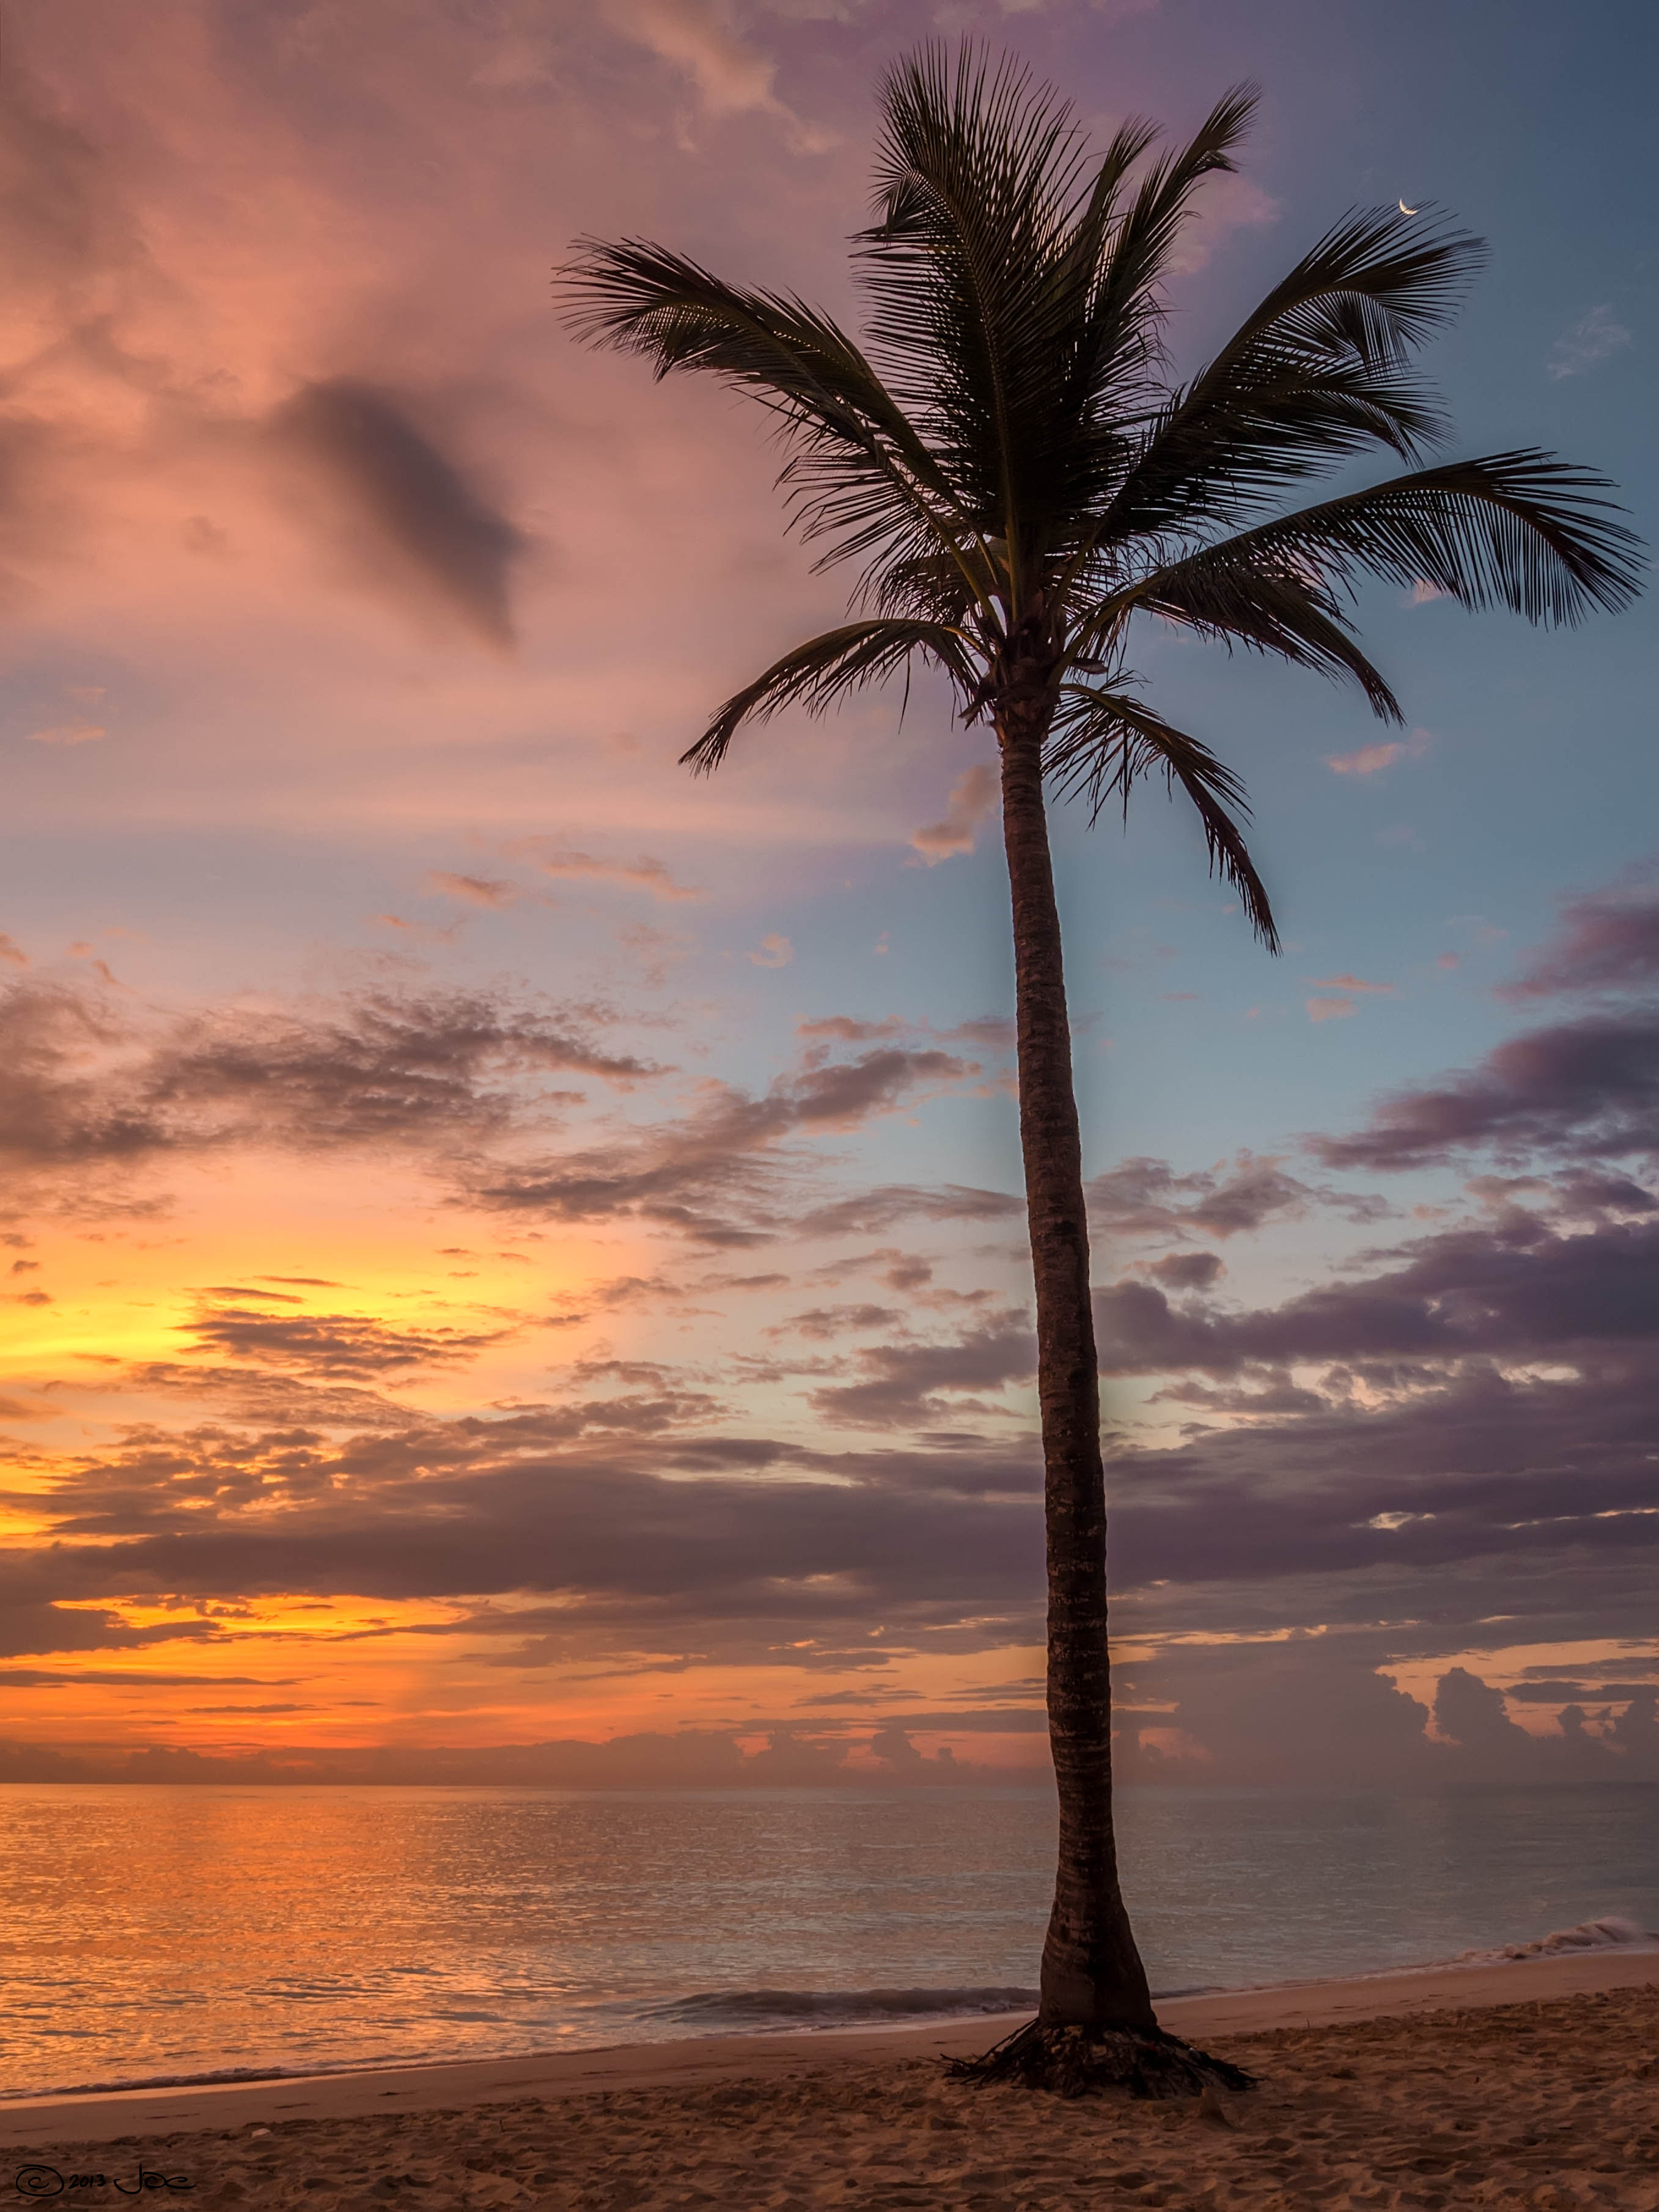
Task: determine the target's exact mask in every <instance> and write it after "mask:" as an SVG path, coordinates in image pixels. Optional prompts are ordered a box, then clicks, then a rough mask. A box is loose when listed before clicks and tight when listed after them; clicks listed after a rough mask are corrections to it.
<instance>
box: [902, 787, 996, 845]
mask: <svg viewBox="0 0 1659 2212" xmlns="http://www.w3.org/2000/svg"><path fill="white" fill-rule="evenodd" d="M996 803H997V772H996V770H995V769H994V768H992V767H991V766H990V765H989V763H987V762H983V761H979V762H975V764H974V766H973V767H972V768H970V769H967V770H966V771H965V772H964V773H963V775H960V776H958V777H957V781H956V782H955V784H954V785H953V786H952V787H951V797H950V799H949V801H948V803H947V805H946V807H945V819H944V820H943V821H942V822H933V823H929V824H928V825H927V828H926V829H918V830H917V831H916V833H915V836H913V837H912V838H911V840H910V842H911V844H912V845H913V846H914V847H915V850H916V853H917V854H918V856H919V859H920V861H921V866H923V867H925V868H932V867H936V866H938V865H939V862H940V861H941V860H949V859H950V858H951V854H954V853H971V852H972V851H973V849H974V841H975V837H976V836H978V834H979V825H980V823H981V822H983V821H984V819H985V817H986V816H987V814H988V813H989V812H990V811H991V809H992V808H993V807H994V805H996ZM912 865H913V866H914V865H915V863H912Z"/></svg>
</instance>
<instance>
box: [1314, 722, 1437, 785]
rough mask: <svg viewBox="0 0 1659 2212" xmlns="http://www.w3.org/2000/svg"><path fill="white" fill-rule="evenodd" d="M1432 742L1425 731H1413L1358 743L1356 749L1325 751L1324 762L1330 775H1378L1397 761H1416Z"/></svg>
mask: <svg viewBox="0 0 1659 2212" xmlns="http://www.w3.org/2000/svg"><path fill="white" fill-rule="evenodd" d="M1432 743H1433V739H1432V738H1431V737H1430V735H1429V732H1427V731H1426V730H1413V732H1412V733H1411V735H1410V737H1408V738H1398V739H1395V740H1393V741H1391V742H1389V744H1376V745H1361V746H1360V748H1359V750H1358V752H1352V753H1327V754H1326V756H1325V765H1326V767H1327V768H1328V769H1330V770H1331V772H1332V774H1333V775H1358V776H1367V775H1382V773H1383V770H1384V769H1390V768H1392V767H1394V765H1395V763H1396V762H1397V761H1402V760H1420V759H1421V758H1422V757H1423V755H1424V754H1425V752H1427V750H1428V749H1429V747H1430V745H1431V744H1432Z"/></svg>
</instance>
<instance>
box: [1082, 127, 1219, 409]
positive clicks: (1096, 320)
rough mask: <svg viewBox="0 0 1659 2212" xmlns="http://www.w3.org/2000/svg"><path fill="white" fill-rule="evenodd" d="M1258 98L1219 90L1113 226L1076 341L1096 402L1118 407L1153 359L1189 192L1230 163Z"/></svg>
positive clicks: (1189, 208) (1189, 201) (1189, 205)
mask: <svg viewBox="0 0 1659 2212" xmlns="http://www.w3.org/2000/svg"><path fill="white" fill-rule="evenodd" d="M1260 98H1261V94H1259V92H1258V91H1257V90H1256V88H1255V86H1254V85H1249V84H1241V85H1235V86H1234V87H1233V88H1232V89H1231V91H1229V92H1226V93H1224V94H1223V95H1222V97H1221V98H1220V99H1219V100H1218V101H1217V102H1216V104H1215V106H1213V107H1212V109H1211V110H1210V112H1209V113H1208V115H1206V117H1205V118H1204V120H1203V122H1202V123H1201V124H1200V125H1199V127H1198V129H1197V131H1195V132H1194V135H1193V137H1191V138H1190V139H1189V140H1188V143H1187V144H1186V145H1185V146H1183V147H1182V148H1180V149H1179V150H1178V151H1176V152H1175V153H1172V154H1169V155H1164V157H1163V158H1162V159H1161V160H1159V161H1156V162H1154V163H1153V165H1152V167H1151V168H1150V169H1149V170H1148V172H1147V173H1146V176H1145V177H1144V178H1143V179H1142V180H1141V183H1140V186H1139V191H1137V192H1136V194H1135V196H1134V198H1133V201H1132V202H1131V204H1130V205H1129V207H1128V208H1127V210H1125V212H1124V215H1123V217H1122V220H1121V222H1118V223H1117V224H1116V225H1115V226H1114V228H1113V230H1112V234H1111V238H1110V243H1109V251H1108V253H1107V257H1106V260H1105V263H1104V265H1103V268H1102V269H1101V270H1100V273H1099V279H1098V283H1097V288H1096V290H1095V295H1094V298H1093V300H1092V301H1091V305H1090V310H1089V314H1088V318H1087V324H1086V328H1085V330H1084V331H1082V332H1081V333H1079V343H1078V346H1077V355H1078V369H1079V377H1080V379H1081V380H1083V382H1084V384H1085V387H1086V389H1087V391H1088V392H1089V393H1090V394H1091V397H1092V398H1094V399H1095V400H1096V401H1097V403H1098V402H1099V401H1100V400H1101V399H1105V400H1106V402H1107V404H1109V405H1110V404H1112V402H1113V400H1114V399H1115V401H1116V403H1117V407H1118V409H1120V410H1121V404H1122V395H1121V389H1120V387H1121V386H1122V384H1123V382H1124V380H1125V378H1126V376H1127V377H1128V378H1129V379H1131V380H1135V379H1138V378H1139V374H1141V372H1142V371H1144V370H1145V369H1146V368H1148V367H1149V366H1151V365H1152V364H1153V363H1154V362H1156V361H1157V360H1158V357H1159V355H1160V351H1161V343H1160V336H1159V334H1160V332H1161V330H1162V325H1163V322H1164V312H1165V309H1164V295H1163V291H1162V289H1161V286H1162V279H1163V277H1164V274H1165V272H1166V270H1167V267H1168V264H1169V258H1170V252H1171V250H1172V249H1173V247H1174V246H1175V244H1176V240H1177V238H1178V237H1179V236H1180V234H1181V229H1182V225H1183V223H1185V222H1187V221H1188V217H1189V216H1190V215H1191V213H1192V198H1193V194H1194V191H1196V190H1197V188H1198V186H1199V185H1200V184H1201V183H1202V182H1203V180H1204V179H1205V178H1206V177H1211V176H1215V175H1217V174H1221V173H1229V172H1231V171H1232V170H1233V169H1235V168H1236V167H1237V164H1236V163H1235V161H1233V158H1232V155H1233V149H1234V148H1235V147H1236V146H1237V144H1238V143H1239V141H1240V140H1241V139H1242V138H1243V136H1244V133H1245V131H1246V130H1247V129H1248V128H1249V121H1250V118H1251V116H1252V115H1253V114H1254V113H1255V108H1256V104H1257V101H1258V100H1259V99H1260Z"/></svg>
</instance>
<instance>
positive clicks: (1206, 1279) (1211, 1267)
mask: <svg viewBox="0 0 1659 2212" xmlns="http://www.w3.org/2000/svg"><path fill="white" fill-rule="evenodd" d="M1140 1267H1141V1272H1142V1273H1146V1274H1148V1275H1156V1276H1157V1278H1158V1281H1159V1282H1160V1283H1167V1284H1168V1285H1170V1289H1171V1290H1176V1291H1207V1290H1209V1289H1211V1288H1212V1287H1213V1285H1214V1284H1215V1283H1216V1282H1217V1280H1218V1279H1219V1278H1220V1277H1221V1276H1222V1275H1225V1273H1226V1272H1227V1270H1226V1264H1225V1261H1223V1259H1222V1257H1221V1255H1220V1254H1219V1253H1218V1252H1166V1253H1165V1254H1164V1257H1163V1258H1162V1259H1161V1260H1144V1261H1141V1263H1140Z"/></svg>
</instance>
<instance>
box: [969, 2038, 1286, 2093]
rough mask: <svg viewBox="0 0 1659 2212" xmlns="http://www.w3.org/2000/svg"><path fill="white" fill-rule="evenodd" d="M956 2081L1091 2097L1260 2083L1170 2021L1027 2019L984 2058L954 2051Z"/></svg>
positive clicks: (1248, 2086)
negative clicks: (1090, 2023) (1167, 2024)
mask: <svg viewBox="0 0 1659 2212" xmlns="http://www.w3.org/2000/svg"><path fill="white" fill-rule="evenodd" d="M945 2071H946V2073H947V2074H948V2075H949V2076H950V2078H951V2081H968V2082H971V2083H972V2084H973V2086H974V2087H975V2088H983V2087H985V2086H986V2085H987V2083H988V2082H992V2081H1010V2082H1013V2083H1016V2084H1017V2085H1018V2086H1019V2087H1023V2088H1027V2089H1042V2090H1046V2091H1047V2092H1048V2093H1049V2094H1050V2095H1051V2096H1055V2097H1087V2096H1091V2095H1095V2094H1097V2093H1099V2092H1101V2091H1103V2090H1120V2091H1126V2092H1127V2093H1128V2094H1129V2095H1130V2096H1131V2097H1139V2098H1152V2099H1168V2098H1174V2097H1202V2096H1203V2095H1204V2094H1205V2093H1206V2090H1207V2091H1209V2092H1211V2093H1212V2094H1213V2093H1214V2092H1215V2091H1216V2090H1218V2089H1234V2090H1243V2089H1254V2088H1255V2086H1256V2081H1255V2075H1254V2074H1247V2073H1245V2071H1244V2069H1243V2067H1240V2066H1234V2065H1231V2064H1230V2063H1229V2062H1228V2061H1227V2060H1226V2059H1225V2058H1212V2057H1211V2056H1210V2054H1209V2052H1208V2051H1200V2050H1198V2049H1197V2048H1196V2047H1195V2046H1194V2045H1192V2044H1190V2043H1183V2042H1182V2039H1181V2038H1180V2037H1179V2036H1178V2035H1169V2034H1166V2033H1164V2030H1163V2029H1162V2028H1158V2027H1152V2028H1123V2027H1097V2028H1087V2027H1045V2026H1044V2024H1043V2023H1042V2021H1040V2020H1030V2021H1026V2022H1025V2024H1024V2027H1017V2028H1016V2029H1015V2030H1014V2032H1013V2033H1012V2035H1008V2036H1005V2037H1004V2038H1003V2039H1002V2041H1001V2042H1000V2043H999V2044H997V2045H994V2047H993V2048H992V2049H991V2050H989V2051H987V2052H986V2053H985V2054H984V2056H983V2057H980V2058H951V2059H948V2060H947V2061H946V2062H945Z"/></svg>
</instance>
